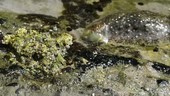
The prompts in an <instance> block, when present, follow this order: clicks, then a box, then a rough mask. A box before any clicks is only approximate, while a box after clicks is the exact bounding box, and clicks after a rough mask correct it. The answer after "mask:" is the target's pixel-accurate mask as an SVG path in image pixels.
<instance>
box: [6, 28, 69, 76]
mask: <svg viewBox="0 0 170 96" xmlns="http://www.w3.org/2000/svg"><path fill="white" fill-rule="evenodd" d="M3 44H7V45H9V46H11V49H10V50H9V52H8V53H7V57H8V63H9V66H11V65H15V64H16V65H19V66H21V67H23V68H24V69H25V70H26V72H27V73H29V74H31V75H30V76H31V77H32V78H34V76H40V77H41V76H42V77H41V78H40V79H43V77H48V76H51V77H52V76H57V74H60V73H61V69H63V68H65V67H66V61H65V59H64V57H65V56H66V53H67V51H66V50H67V49H68V48H69V46H70V45H71V44H72V36H71V35H69V34H67V33H62V34H61V35H59V37H56V38H52V37H51V35H50V34H49V33H40V32H37V31H35V30H30V29H26V28H19V29H18V30H17V31H16V33H14V34H12V35H5V36H4V40H3ZM29 74H28V75H29Z"/></svg>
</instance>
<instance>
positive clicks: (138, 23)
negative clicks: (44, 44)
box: [83, 11, 170, 44]
mask: <svg viewBox="0 0 170 96" xmlns="http://www.w3.org/2000/svg"><path fill="white" fill-rule="evenodd" d="M169 23H170V20H169V19H168V18H166V17H165V16H161V15H160V14H156V13H152V12H148V11H139V12H132V13H122V14H121V13H118V14H112V15H109V16H106V17H105V18H102V19H100V20H97V21H95V22H94V23H92V24H91V25H89V26H88V27H87V28H86V31H85V32H84V34H83V39H84V40H87V41H92V42H93V41H95V42H96V41H97V42H105V43H108V42H110V41H112V42H116V43H131V44H132V43H133V44H142V43H145V44H146V43H149V44H153V43H158V42H159V41H166V40H169V39H170V25H169ZM93 43H94V42H93Z"/></svg>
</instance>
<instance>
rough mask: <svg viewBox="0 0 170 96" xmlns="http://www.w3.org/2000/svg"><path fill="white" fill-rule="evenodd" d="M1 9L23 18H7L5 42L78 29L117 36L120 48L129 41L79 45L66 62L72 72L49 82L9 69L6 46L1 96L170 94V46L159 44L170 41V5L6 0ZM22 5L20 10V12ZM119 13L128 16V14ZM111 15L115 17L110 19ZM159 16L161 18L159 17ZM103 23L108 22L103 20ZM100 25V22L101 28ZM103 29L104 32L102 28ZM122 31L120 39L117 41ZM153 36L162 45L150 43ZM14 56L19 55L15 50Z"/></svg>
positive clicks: (2, 24) (130, 0)
mask: <svg viewBox="0 0 170 96" xmlns="http://www.w3.org/2000/svg"><path fill="white" fill-rule="evenodd" d="M0 4H1V5H2V6H1V7H0V10H3V11H8V12H14V13H22V14H19V15H18V14H13V15H10V16H11V17H12V18H11V17H10V16H8V15H4V14H3V15H2V13H1V15H0V17H2V18H0V28H1V29H2V30H1V31H2V34H0V40H1V41H2V40H3V37H4V36H3V35H6V34H13V33H12V32H13V31H14V30H16V29H17V28H20V27H23V26H24V27H27V28H28V29H34V30H37V31H40V32H42V33H48V32H49V33H50V35H52V36H54V37H55V36H58V35H56V34H54V33H61V32H68V33H69V32H70V31H75V32H77V30H76V29H79V28H86V29H87V30H90V31H93V32H96V33H99V34H100V33H102V35H105V33H106V32H108V33H109V32H112V33H111V35H109V36H110V37H109V38H110V39H109V40H108V41H109V42H110V41H112V40H117V41H118V43H122V41H121V40H124V41H125V42H126V43H124V44H122V45H114V44H115V43H113V44H111V45H107V44H106V45H102V44H103V43H95V42H89V41H90V40H93V38H92V37H93V36H92V37H90V38H92V39H89V38H88V40H89V41H88V40H87V42H86V41H85V43H89V45H90V46H89V45H88V46H84V45H83V44H81V43H80V42H76V41H75V42H73V45H72V46H71V47H70V48H69V50H68V51H67V52H68V53H67V56H66V57H65V59H66V60H67V67H65V68H63V69H61V72H62V74H59V75H57V76H55V77H47V78H45V79H40V77H38V76H40V75H41V74H37V75H36V76H35V77H36V78H34V79H33V78H29V76H25V75H26V74H27V73H25V71H24V68H23V67H21V66H18V65H9V64H7V65H8V67H6V65H5V63H6V61H8V60H9V59H10V58H9V57H5V58H6V61H3V59H4V57H3V56H4V54H6V52H8V51H9V50H11V48H9V46H7V45H4V44H2V42H0V49H1V53H3V54H0V59H2V60H0V62H3V63H4V65H2V64H1V66H0V94H3V95H2V96H11V95H12V96H39V95H41V96H47V95H48V96H112V95H114V96H122V95H124V96H128V95H135V96H169V95H170V84H169V82H170V76H169V74H170V67H169V66H170V65H169V63H168V62H169V61H168V59H169V57H168V56H169V48H170V47H169V45H168V44H165V45H161V44H160V43H159V42H157V41H159V40H162V39H163V40H165V41H168V40H169V23H170V22H169V17H168V15H170V13H169V12H170V11H169V8H170V2H169V1H166V0H164V1H160V0H158V1H157V2H156V1H153V0H149V1H146V0H141V1H140V2H139V1H136V0H120V1H115V0H29V1H27V2H25V1H21V2H20V0H16V1H10V2H9V1H5V0H1V1H0ZM19 5H20V8H19V7H17V6H19ZM21 5H22V6H21ZM125 6H127V7H125ZM158 6H159V7H158ZM35 9H36V10H35ZM141 10H146V11H144V13H143V14H145V12H146V14H145V15H144V16H146V18H143V15H141V14H142V12H143V11H141ZM135 12H137V13H135ZM23 13H24V14H23ZM115 13H116V14H117V13H118V14H122V13H123V15H116V14H115ZM108 14H113V15H110V16H108ZM147 14H149V15H147ZM155 14H156V16H155ZM159 14H160V17H159V16H157V15H159ZM105 16H106V17H105ZM107 16H108V17H107ZM112 16H113V17H114V16H115V17H114V18H113V17H112ZM116 16H118V17H116ZM152 16H153V17H152ZM166 16H167V17H166ZM7 17H8V18H7ZM157 17H158V18H157ZM99 18H105V19H103V20H102V19H100V20H99V21H98V20H97V19H99ZM13 20H15V21H13ZM96 20H97V21H96ZM94 21H95V22H99V23H97V24H95V22H94ZM92 22H94V23H92ZM100 22H101V23H100ZM116 22H118V23H116ZM141 22H142V23H141ZM103 25H104V27H101V26H103ZM106 25H108V29H107V28H106ZM89 26H92V27H89ZM94 26H95V27H94ZM96 26H97V27H96ZM95 28H96V29H95ZM127 29H128V30H127ZM164 29H166V30H164ZM116 31H117V32H118V35H116V36H115V34H116V33H115V32H116ZM82 32H84V31H82ZM144 32H145V33H144ZM160 32H162V33H160ZM163 33H167V34H163ZM139 34H142V35H139ZM157 34H159V36H158V35H157ZM160 34H161V35H160ZM93 35H94V34H93ZM128 36H130V39H129V38H128ZM126 37H127V38H126ZM136 37H138V38H136ZM149 37H151V41H156V43H155V42H150V41H149V40H150V39H148V38H149ZM74 39H76V38H74ZM85 39H87V38H86V37H85ZM141 39H142V40H143V39H144V41H148V42H149V43H148V44H142V43H143V41H142V43H140V44H137V42H138V41H140V40H141ZM131 40H132V41H133V42H132V41H131ZM119 41H120V42H119ZM127 42H128V44H129V45H128V44H127ZM132 43H133V44H132ZM144 43H145V42H144ZM165 43H167V42H165ZM168 43H169V42H168ZM135 44H136V45H135ZM149 44H152V46H149ZM163 44H164V41H163ZM131 45H132V47H131ZM56 46H59V45H56ZM102 46H106V48H105V47H104V48H103V47H102ZM107 46H109V47H108V48H107ZM134 46H135V47H134ZM146 46H147V48H145V47H146ZM7 49H8V50H7ZM13 51H15V52H16V50H15V49H13ZM13 51H11V52H13ZM9 52H10V51H9ZM142 52H143V53H142ZM145 52H146V53H147V54H145ZM149 52H150V53H149ZM154 55H156V56H157V55H158V58H159V57H160V58H159V59H160V60H156V59H152V58H154ZM15 56H20V54H18V53H17V52H16V54H15ZM31 56H32V58H33V60H34V61H37V62H38V61H41V60H42V59H43V58H44V57H43V56H42V55H41V54H39V53H38V52H35V53H34V54H33V55H31ZM152 56H153V57H152ZM144 57H147V58H144ZM18 61H20V60H18ZM164 61H165V62H164ZM1 67H2V68H1ZM40 73H41V72H40ZM48 78H50V80H48Z"/></svg>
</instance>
